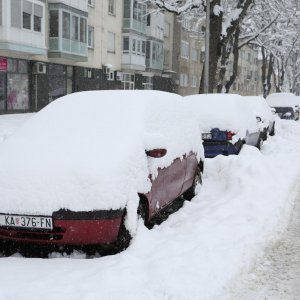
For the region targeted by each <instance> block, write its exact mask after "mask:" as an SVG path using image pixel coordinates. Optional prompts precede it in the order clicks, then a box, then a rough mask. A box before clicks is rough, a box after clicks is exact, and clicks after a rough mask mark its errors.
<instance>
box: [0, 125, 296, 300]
mask: <svg viewBox="0 0 300 300" xmlns="http://www.w3.org/2000/svg"><path fill="white" fill-rule="evenodd" d="M276 130H277V133H276V135H275V136H274V137H271V138H270V139H269V140H268V141H267V142H266V143H265V144H264V146H263V147H262V151H261V152H259V151H258V150H257V149H256V148H253V147H251V146H246V147H244V149H243V150H242V151H241V153H240V155H239V156H231V157H216V158H214V159H210V160H206V163H205V174H204V180H203V186H202V187H201V189H200V191H199V194H198V195H197V196H196V197H195V198H194V199H193V200H192V201H191V202H186V203H185V205H184V206H183V208H181V209H180V210H179V211H178V212H176V213H175V214H173V215H172V216H170V217H169V219H168V220H167V221H165V222H163V223H162V224H161V225H160V226H155V227H154V228H153V229H152V230H150V231H149V230H148V229H146V228H145V227H144V226H143V225H142V224H141V222H140V224H139V228H138V232H137V235H136V237H135V239H134V240H133V241H132V244H131V246H130V247H129V248H128V249H127V250H126V251H124V252H122V253H120V254H118V255H114V256H106V257H102V258H101V257H100V258H95V259H83V258H84V255H80V254H79V253H74V254H73V255H71V256H70V257H62V256H57V255H53V256H52V257H53V258H52V259H25V258H22V257H19V256H18V255H16V256H14V257H8V258H0V270H1V273H0V274H1V275H0V291H1V292H0V300H7V299H14V300H18V299H22V300H29V299H30V300H32V299H40V298H43V299H44V300H47V299H49V300H50V299H51V300H52V299H75V300H77V299H78V300H79V299H80V300H93V299H130V300H132V299H174V300H175V299H178V300H183V299H193V300H194V299H231V298H230V297H231V296H232V293H231V292H232V287H233V285H234V283H235V282H236V281H237V279H238V278H239V277H241V276H244V275H245V274H247V273H248V271H249V270H251V268H252V267H253V265H254V264H255V262H256V260H257V258H259V257H262V255H263V253H264V248H265V247H266V246H267V245H269V244H270V243H273V242H274V241H276V239H277V238H278V237H279V236H280V234H281V233H282V232H283V231H284V230H285V228H286V227H287V224H288V220H289V218H290V215H291V212H292V209H293V205H294V202H295V198H296V196H297V183H298V181H299V179H300V139H299V136H300V124H299V123H297V122H294V121H284V120H277V128H276ZM0 146H1V145H0ZM76 258H77V259H76Z"/></svg>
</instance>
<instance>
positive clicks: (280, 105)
mask: <svg viewBox="0 0 300 300" xmlns="http://www.w3.org/2000/svg"><path fill="white" fill-rule="evenodd" d="M266 100H267V103H268V104H269V106H271V107H273V108H274V109H275V110H276V114H277V115H278V116H279V117H280V118H281V119H287V120H299V113H300V112H299V101H298V100H297V97H296V96H295V95H294V94H292V93H273V94H270V95H269V96H268V97H267V99H266Z"/></svg>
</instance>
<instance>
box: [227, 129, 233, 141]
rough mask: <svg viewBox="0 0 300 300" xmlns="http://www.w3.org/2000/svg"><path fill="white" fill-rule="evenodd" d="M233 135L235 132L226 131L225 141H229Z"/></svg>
mask: <svg viewBox="0 0 300 300" xmlns="http://www.w3.org/2000/svg"><path fill="white" fill-rule="evenodd" d="M234 135H235V133H233V132H231V131H227V133H226V139H227V141H231V140H232V137H233V136H234Z"/></svg>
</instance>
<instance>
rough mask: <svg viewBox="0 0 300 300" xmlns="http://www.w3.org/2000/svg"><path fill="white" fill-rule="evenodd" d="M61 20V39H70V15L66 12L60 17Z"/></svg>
mask: <svg viewBox="0 0 300 300" xmlns="http://www.w3.org/2000/svg"><path fill="white" fill-rule="evenodd" d="M62 18H63V31H62V32H63V33H62V37H63V38H64V39H68V40H69V39H70V14H69V13H67V12H65V11H64V12H63V15H62Z"/></svg>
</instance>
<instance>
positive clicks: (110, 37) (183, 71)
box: [0, 0, 261, 113]
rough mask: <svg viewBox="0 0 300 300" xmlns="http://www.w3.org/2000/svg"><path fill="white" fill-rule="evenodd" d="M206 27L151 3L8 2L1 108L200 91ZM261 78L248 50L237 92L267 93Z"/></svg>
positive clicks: (0, 50) (1, 32)
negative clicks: (105, 93)
mask: <svg viewBox="0 0 300 300" xmlns="http://www.w3.org/2000/svg"><path fill="white" fill-rule="evenodd" d="M204 30H205V29H204ZM204 30H203V28H201V26H199V24H198V23H197V20H194V19H192V18H189V17H188V16H181V17H177V16H175V15H173V14H171V13H168V12H163V11H160V10H158V9H157V7H153V6H152V5H151V4H149V2H148V1H145V0H0V113H13V112H26V111H38V110H40V109H42V108H43V107H45V106H46V105H47V104H49V103H50V102H52V101H54V100H55V99H56V98H58V97H61V96H63V95H66V94H69V93H73V92H77V91H84V90H101V89H153V90H162V91H167V92H175V93H179V94H180V95H189V94H197V93H198V91H199V84H200V78H201V75H202V69H203V57H204V55H203V54H204ZM259 78H260V70H258V61H257V51H255V50H253V49H251V48H248V47H244V48H243V51H242V52H241V55H240V62H239V76H238V79H237V80H236V83H235V84H234V85H233V88H232V92H235V93H241V94H243V95H248V94H253V93H255V94H257V93H260V91H261V89H260V86H259Z"/></svg>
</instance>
